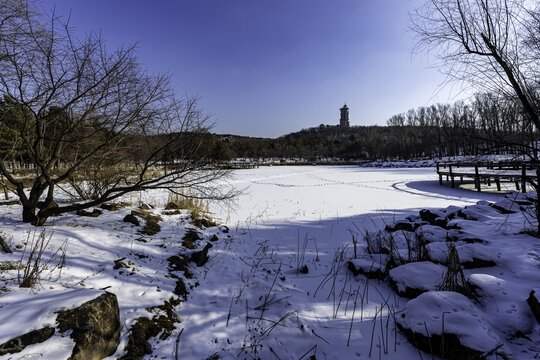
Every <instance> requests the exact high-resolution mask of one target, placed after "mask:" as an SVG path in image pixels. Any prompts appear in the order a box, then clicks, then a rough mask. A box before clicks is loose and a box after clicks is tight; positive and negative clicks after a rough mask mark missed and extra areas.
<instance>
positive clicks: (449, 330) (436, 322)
mask: <svg viewBox="0 0 540 360" xmlns="http://www.w3.org/2000/svg"><path fill="white" fill-rule="evenodd" d="M443 320H444V321H443ZM397 323H398V326H399V328H400V329H401V330H402V331H403V332H404V333H405V335H406V336H407V338H408V339H409V341H410V342H411V343H412V344H416V346H417V347H418V348H419V349H421V350H423V351H425V352H427V353H431V352H433V354H435V355H437V356H441V357H444V358H445V359H473V358H474V359H476V358H483V357H482V355H484V354H488V353H491V352H492V351H495V350H496V349H497V347H498V346H499V345H500V344H501V341H500V339H499V337H498V336H497V335H496V334H495V331H494V330H493V329H492V327H491V325H489V324H488V323H487V321H486V320H484V318H483V316H482V313H481V311H480V310H479V309H478V308H477V307H476V305H474V303H473V302H472V301H471V300H469V299H468V298H467V297H465V296H463V295H461V294H459V293H456V292H451V291H430V292H427V293H424V294H422V295H420V296H419V297H417V298H416V299H414V300H411V301H409V302H408V303H407V305H406V307H405V310H404V312H403V313H402V314H401V316H398V317H397Z"/></svg>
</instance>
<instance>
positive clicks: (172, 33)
mask: <svg viewBox="0 0 540 360" xmlns="http://www.w3.org/2000/svg"><path fill="white" fill-rule="evenodd" d="M420 2H421V0H153V1H150V0H144V1H142V0H114V1H111V0H92V1H73V0H54V4H55V7H56V12H57V14H60V15H68V14H69V12H70V11H71V24H72V26H73V27H75V28H76V29H77V31H79V32H80V33H85V32H89V31H101V33H102V35H103V37H104V38H105V39H107V40H108V42H109V44H110V46H111V47H115V46H116V45H118V44H120V43H133V42H137V43H138V44H139V49H138V54H139V58H140V60H141V62H142V63H143V64H144V65H145V66H146V67H147V68H148V69H149V70H150V71H152V72H169V73H171V74H172V79H173V82H174V86H175V87H176V90H177V91H178V92H179V93H181V94H184V93H187V94H190V95H198V96H200V97H201V105H202V107H203V108H204V109H205V110H207V111H209V112H211V113H213V114H214V116H213V120H214V122H215V123H216V127H215V128H214V131H215V132H218V133H232V134H239V135H249V136H260V137H277V136H280V135H283V134H286V133H289V132H292V131H297V130H300V129H302V128H307V127H312V126H318V125H319V124H322V123H324V124H338V122H339V108H340V107H341V106H342V105H343V103H344V102H345V101H346V102H347V105H348V106H349V108H350V121H351V125H373V124H379V125H383V124H385V123H386V120H387V119H388V118H389V117H390V116H391V115H393V114H396V113H399V112H403V111H406V110H408V109H409V108H412V107H417V106H424V105H430V104H432V103H435V102H446V101H451V100H453V99H454V98H453V97H451V95H450V91H449V90H448V89H443V90H442V91H439V90H440V89H439V84H440V83H441V82H442V80H443V77H442V76H441V75H440V74H439V73H438V72H437V71H436V70H434V69H429V68H427V67H428V66H429V63H428V62H427V61H426V59H425V58H422V57H421V56H412V55H411V49H412V47H413V44H414V41H413V34H412V33H411V32H409V30H408V25H409V15H408V14H409V12H411V11H413V10H414V8H415V7H417V6H418V4H419V3H420ZM45 4H46V5H49V4H52V2H46V3H45Z"/></svg>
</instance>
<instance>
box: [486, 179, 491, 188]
mask: <svg viewBox="0 0 540 360" xmlns="http://www.w3.org/2000/svg"><path fill="white" fill-rule="evenodd" d="M487 185H488V186H491V178H490V177H488V178H487Z"/></svg>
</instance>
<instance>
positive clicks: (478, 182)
mask: <svg viewBox="0 0 540 360" xmlns="http://www.w3.org/2000/svg"><path fill="white" fill-rule="evenodd" d="M474 183H475V185H476V191H478V192H480V191H482V189H481V188H480V186H481V185H480V175H478V164H475V165H474Z"/></svg>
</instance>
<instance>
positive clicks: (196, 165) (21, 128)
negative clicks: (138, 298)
mask: <svg viewBox="0 0 540 360" xmlns="http://www.w3.org/2000/svg"><path fill="white" fill-rule="evenodd" d="M0 5H1V6H0V18H1V19H2V22H1V23H0V95H1V96H2V99H0V133H1V134H4V136H3V138H4V141H0V153H1V156H0V173H1V174H2V175H3V176H5V177H6V179H7V181H8V182H9V183H11V187H12V188H13V191H14V192H15V193H16V194H17V196H18V197H19V199H20V201H21V202H22V205H23V213H22V219H23V221H24V222H31V223H33V224H35V225H41V224H43V223H44V222H45V221H46V220H47V218H48V217H50V216H52V215H58V214H61V213H65V212H69V211H76V210H82V209H86V208H89V207H92V206H96V205H99V204H101V203H103V202H106V201H110V200H113V199H116V198H118V197H120V196H122V195H125V194H127V193H130V192H134V191H143V190H148V189H167V190H170V191H172V192H177V193H178V194H179V195H181V196H182V195H183V196H186V194H189V196H196V197H199V198H205V199H218V200H219V199H222V200H224V199H229V198H230V197H231V196H233V195H234V194H233V192H232V191H231V190H230V189H229V188H226V187H224V186H219V184H218V183H223V182H219V180H220V179H222V178H223V177H224V176H225V175H226V174H227V171H226V170H223V169H220V168H217V167H213V166H212V165H211V164H210V162H209V161H208V159H207V156H206V155H207V154H206V148H205V146H204V145H205V144H204V139H205V136H204V134H205V133H207V132H208V130H209V128H210V125H211V124H209V117H208V115H207V114H205V113H204V112H203V111H202V110H201V109H200V108H199V107H198V105H197V98H193V97H185V98H178V97H177V96H176V95H175V92H174V91H173V89H172V86H171V84H170V79H169V76H168V75H164V74H157V75H154V74H151V73H149V72H148V71H147V70H145V69H143V68H142V67H141V65H140V64H139V63H138V61H137V57H136V54H135V50H136V46H135V45H124V46H120V47H119V48H118V49H116V50H113V51H111V50H109V49H108V48H107V47H106V44H105V41H104V39H103V38H102V37H101V36H100V35H99V34H95V33H92V34H88V35H85V36H78V35H77V34H76V33H75V32H74V31H73V29H72V28H71V27H70V25H69V22H68V21H64V19H63V18H61V17H59V16H57V14H55V13H54V12H52V13H51V14H49V15H45V16H44V15H41V14H39V13H38V12H37V11H33V4H32V3H30V2H25V1H16V0H1V1H0ZM15 160H16V161H19V162H23V163H26V164H29V170H27V172H29V173H30V177H29V178H28V174H27V178H26V179H23V178H22V177H21V176H17V175H15V174H14V173H13V170H14V169H12V166H11V164H12V163H13V162H14V161H15ZM165 166H166V168H165ZM59 188H61V189H62V190H64V191H68V192H70V194H71V195H73V196H74V199H75V200H74V201H71V202H69V203H61V204H60V205H58V204H57V203H56V202H55V201H54V200H55V196H56V194H57V192H58V189H59ZM186 190H188V191H186ZM38 205H39V206H38ZM38 209H39V210H38Z"/></svg>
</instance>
